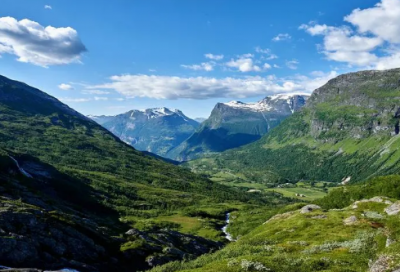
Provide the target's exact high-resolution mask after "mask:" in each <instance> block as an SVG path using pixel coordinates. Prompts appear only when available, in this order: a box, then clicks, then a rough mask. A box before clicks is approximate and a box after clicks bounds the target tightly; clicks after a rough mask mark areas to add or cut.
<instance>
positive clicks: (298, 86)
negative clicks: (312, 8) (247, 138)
mask: <svg viewBox="0 0 400 272" xmlns="http://www.w3.org/2000/svg"><path fill="white" fill-rule="evenodd" d="M336 75H337V74H336V72H331V73H326V74H318V75H317V76H310V77H307V76H295V77H293V78H276V77H275V76H267V77H260V76H251V77H244V78H231V77H227V78H220V79H218V78H212V77H171V76H155V75H151V76H149V75H130V74H127V75H119V76H112V77H111V78H110V81H109V82H108V83H105V84H101V85H95V86H92V87H90V88H93V89H105V90H114V91H116V92H118V93H120V94H121V95H123V96H125V97H126V98H135V97H147V98H154V99H209V98H246V97H254V96H260V95H262V96H264V95H265V96H266V95H270V94H276V93H290V92H308V93H311V92H312V91H313V90H314V89H316V88H317V87H320V86H321V85H323V84H325V83H326V82H327V81H328V80H329V79H331V78H333V77H335V76H336Z"/></svg>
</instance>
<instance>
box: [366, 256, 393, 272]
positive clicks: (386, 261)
mask: <svg viewBox="0 0 400 272" xmlns="http://www.w3.org/2000/svg"><path fill="white" fill-rule="evenodd" d="M389 265H390V258H389V257H388V256H385V255H382V256H380V257H379V258H378V260H376V261H375V262H373V263H371V264H370V268H369V271H370V272H386V271H387V270H388V269H389Z"/></svg>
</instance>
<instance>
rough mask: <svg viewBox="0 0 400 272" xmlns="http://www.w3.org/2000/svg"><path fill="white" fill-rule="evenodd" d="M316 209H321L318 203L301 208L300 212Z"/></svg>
mask: <svg viewBox="0 0 400 272" xmlns="http://www.w3.org/2000/svg"><path fill="white" fill-rule="evenodd" d="M316 210H321V207H320V206H318V205H314V204H311V205H307V206H304V207H303V208H301V210H300V213H310V212H313V211H316Z"/></svg>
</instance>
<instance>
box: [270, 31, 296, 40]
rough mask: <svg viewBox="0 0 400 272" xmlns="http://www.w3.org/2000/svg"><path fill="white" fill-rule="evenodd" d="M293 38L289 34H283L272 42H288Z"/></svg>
mask: <svg viewBox="0 0 400 272" xmlns="http://www.w3.org/2000/svg"><path fill="white" fill-rule="evenodd" d="M291 38H292V36H290V35H289V34H288V33H281V34H278V36H276V37H274V38H273V39H272V40H273V41H274V42H281V41H288V40H290V39H291Z"/></svg>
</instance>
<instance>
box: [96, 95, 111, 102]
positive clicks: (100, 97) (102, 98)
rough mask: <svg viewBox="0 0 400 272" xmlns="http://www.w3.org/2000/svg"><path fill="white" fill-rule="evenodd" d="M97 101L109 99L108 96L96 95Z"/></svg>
mask: <svg viewBox="0 0 400 272" xmlns="http://www.w3.org/2000/svg"><path fill="white" fill-rule="evenodd" d="M94 100H95V101H107V100H108V97H103V96H95V97H94Z"/></svg>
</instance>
